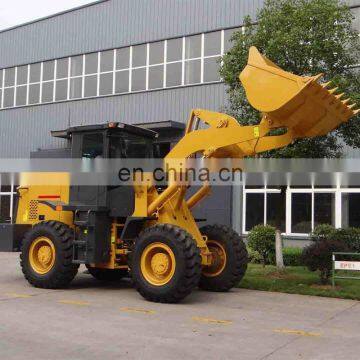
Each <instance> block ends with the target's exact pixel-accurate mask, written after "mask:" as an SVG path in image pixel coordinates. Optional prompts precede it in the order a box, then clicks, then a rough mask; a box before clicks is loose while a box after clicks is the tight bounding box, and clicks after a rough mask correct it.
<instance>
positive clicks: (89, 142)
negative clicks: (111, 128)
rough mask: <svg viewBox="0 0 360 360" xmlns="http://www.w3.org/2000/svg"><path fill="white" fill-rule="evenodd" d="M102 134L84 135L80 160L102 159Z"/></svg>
mask: <svg viewBox="0 0 360 360" xmlns="http://www.w3.org/2000/svg"><path fill="white" fill-rule="evenodd" d="M103 144H104V137H103V134H84V136H83V144H82V158H85V159H95V158H101V157H103V151H104V145H103Z"/></svg>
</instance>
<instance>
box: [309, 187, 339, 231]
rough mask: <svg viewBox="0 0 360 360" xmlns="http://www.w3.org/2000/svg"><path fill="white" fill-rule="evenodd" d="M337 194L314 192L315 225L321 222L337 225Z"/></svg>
mask: <svg viewBox="0 0 360 360" xmlns="http://www.w3.org/2000/svg"><path fill="white" fill-rule="evenodd" d="M334 206H335V194H331V193H315V194H314V227H315V226H317V225H319V224H329V225H332V226H335V211H334Z"/></svg>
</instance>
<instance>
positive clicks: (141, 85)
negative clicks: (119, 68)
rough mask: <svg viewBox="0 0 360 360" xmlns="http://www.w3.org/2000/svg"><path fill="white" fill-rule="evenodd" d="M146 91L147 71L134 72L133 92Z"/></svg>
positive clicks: (136, 70) (137, 70) (138, 70)
mask: <svg viewBox="0 0 360 360" xmlns="http://www.w3.org/2000/svg"><path fill="white" fill-rule="evenodd" d="M145 89H146V70H145V69H135V70H133V71H132V82H131V91H141V90H145Z"/></svg>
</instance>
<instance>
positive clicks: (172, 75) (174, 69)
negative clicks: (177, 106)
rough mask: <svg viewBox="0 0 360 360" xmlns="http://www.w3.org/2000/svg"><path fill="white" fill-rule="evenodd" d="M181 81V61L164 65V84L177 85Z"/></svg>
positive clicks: (168, 85)
mask: <svg viewBox="0 0 360 360" xmlns="http://www.w3.org/2000/svg"><path fill="white" fill-rule="evenodd" d="M181 83H182V63H173V64H167V65H166V86H167V87H171V86H179V85H181Z"/></svg>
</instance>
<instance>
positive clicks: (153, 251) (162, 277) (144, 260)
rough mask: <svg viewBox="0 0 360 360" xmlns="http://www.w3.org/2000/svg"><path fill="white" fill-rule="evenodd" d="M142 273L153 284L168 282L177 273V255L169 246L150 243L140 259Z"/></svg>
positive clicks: (160, 284) (161, 284)
mask: <svg viewBox="0 0 360 360" xmlns="http://www.w3.org/2000/svg"><path fill="white" fill-rule="evenodd" d="M140 267H141V273H142V275H143V277H144V278H145V280H146V281H147V282H149V283H150V284H151V285H155V286H163V285H165V284H167V283H168V282H169V281H170V280H171V279H172V277H173V276H174V273H175V267H176V261H175V255H174V253H173V251H172V250H171V249H170V247H169V246H167V245H165V244H163V243H160V242H156V243H153V244H150V245H148V246H147V247H146V248H145V249H144V251H143V253H142V255H141V261H140Z"/></svg>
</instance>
